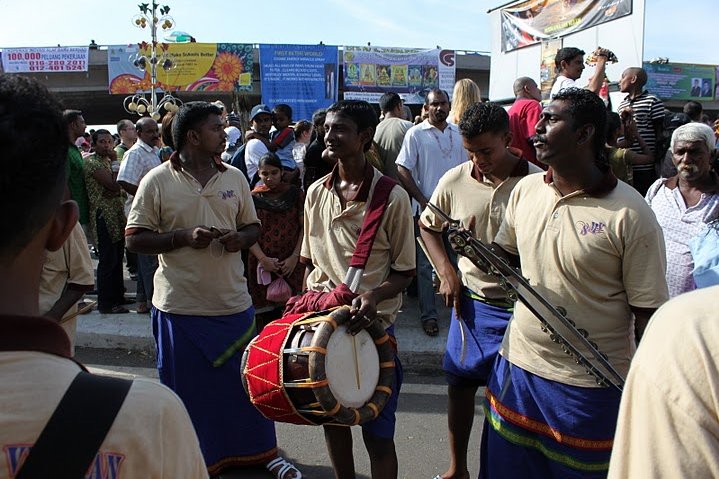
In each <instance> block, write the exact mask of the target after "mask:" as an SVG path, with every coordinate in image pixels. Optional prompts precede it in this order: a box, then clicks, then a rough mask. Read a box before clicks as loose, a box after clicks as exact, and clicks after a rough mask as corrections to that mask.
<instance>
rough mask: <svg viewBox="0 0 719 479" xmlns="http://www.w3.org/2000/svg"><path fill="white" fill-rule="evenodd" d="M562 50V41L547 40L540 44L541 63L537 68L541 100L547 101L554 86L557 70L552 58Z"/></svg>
mask: <svg viewBox="0 0 719 479" xmlns="http://www.w3.org/2000/svg"><path fill="white" fill-rule="evenodd" d="M561 48H562V39H561V38H560V39H558V40H547V41H545V42H542V55H541V61H542V63H541V64H540V66H539V82H540V85H539V89H540V90H541V92H542V100H549V94H550V93H551V91H552V85H554V79H555V78H557V70H556V67H555V64H554V58H555V57H556V56H557V52H558V51H559V50H560V49H561Z"/></svg>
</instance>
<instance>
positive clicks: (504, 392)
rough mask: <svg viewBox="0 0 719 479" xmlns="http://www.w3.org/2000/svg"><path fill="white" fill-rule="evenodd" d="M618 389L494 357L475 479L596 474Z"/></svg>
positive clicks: (603, 470)
mask: <svg viewBox="0 0 719 479" xmlns="http://www.w3.org/2000/svg"><path fill="white" fill-rule="evenodd" d="M619 400H620V393H619V392H618V391H616V390H615V389H611V388H582V387H576V386H569V385H567V384H562V383H559V382H556V381H550V380H547V379H543V378H540V377H539V376H536V375H534V374H531V373H529V372H527V371H525V370H523V369H522V368H520V367H518V366H515V365H513V364H511V363H509V362H508V361H507V360H506V359H504V358H503V357H502V356H499V357H498V358H497V361H496V363H495V366H494V370H493V374H492V376H491V377H490V379H489V384H488V385H487V391H486V398H485V406H484V409H485V422H484V429H483V431H482V447H481V452H480V473H479V477H480V479H497V478H507V479H510V478H517V477H521V478H526V479H535V478H536V479H548V478H558V479H559V478H562V479H567V478H570V479H571V478H577V479H579V478H583V479H586V478H601V477H606V475H607V471H608V469H609V456H610V455H611V452H612V444H613V437H614V429H615V427H616V424H617V413H618V411H619Z"/></svg>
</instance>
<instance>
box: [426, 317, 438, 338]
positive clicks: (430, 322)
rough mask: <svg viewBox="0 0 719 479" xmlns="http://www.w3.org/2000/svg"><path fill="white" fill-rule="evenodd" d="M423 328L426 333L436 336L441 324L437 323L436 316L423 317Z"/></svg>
mask: <svg viewBox="0 0 719 479" xmlns="http://www.w3.org/2000/svg"><path fill="white" fill-rule="evenodd" d="M422 329H424V334H426V335H427V336H432V337H434V336H437V335H438V334H439V325H438V324H437V320H436V319H435V318H428V319H423V320H422Z"/></svg>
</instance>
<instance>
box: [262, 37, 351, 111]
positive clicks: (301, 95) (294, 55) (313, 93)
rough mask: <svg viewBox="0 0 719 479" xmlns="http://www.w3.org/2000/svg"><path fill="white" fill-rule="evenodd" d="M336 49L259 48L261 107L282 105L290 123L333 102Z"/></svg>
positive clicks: (265, 46)
mask: <svg viewBox="0 0 719 479" xmlns="http://www.w3.org/2000/svg"><path fill="white" fill-rule="evenodd" d="M337 78H339V76H338V65H337V47H336V46H329V45H260V79H261V85H262V103H266V104H267V105H269V106H270V107H273V106H274V105H277V104H278V103H285V104H287V105H290V107H292V119H293V120H294V121H297V120H310V119H311V118H312V113H314V112H315V111H316V110H318V109H320V108H327V107H328V106H330V105H331V104H332V103H334V102H335V101H337V89H338V85H337V83H338V82H337Z"/></svg>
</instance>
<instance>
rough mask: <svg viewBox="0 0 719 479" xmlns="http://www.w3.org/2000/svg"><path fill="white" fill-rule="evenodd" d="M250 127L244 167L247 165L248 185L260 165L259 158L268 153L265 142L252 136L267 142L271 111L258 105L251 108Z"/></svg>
mask: <svg viewBox="0 0 719 479" xmlns="http://www.w3.org/2000/svg"><path fill="white" fill-rule="evenodd" d="M250 126H251V132H248V134H247V138H250V139H249V140H248V141H247V147H246V149H245V165H247V177H248V178H249V179H250V183H253V182H254V181H253V180H254V176H255V175H256V174H257V168H258V166H259V164H260V158H262V157H263V156H264V155H266V154H267V153H269V152H270V150H269V149H268V148H267V145H266V144H265V142H263V141H262V140H260V139H258V138H253V136H261V137H264V138H265V139H266V141H267V142H269V139H270V128H272V111H271V110H270V108H269V107H268V106H267V105H265V104H264V103H260V104H259V105H255V106H254V107H252V111H251V112H250ZM252 133H254V134H255V135H253V134H252ZM250 186H252V185H250Z"/></svg>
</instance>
